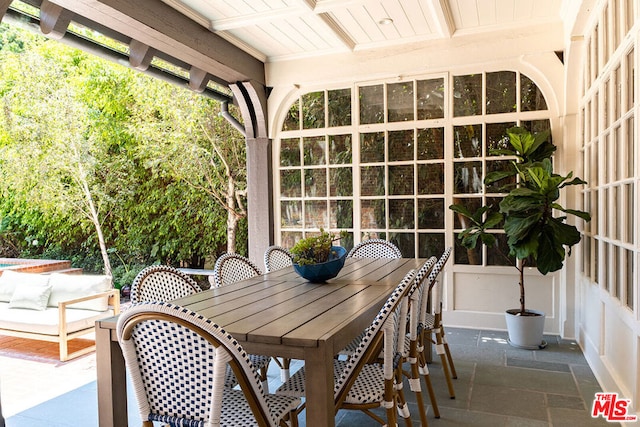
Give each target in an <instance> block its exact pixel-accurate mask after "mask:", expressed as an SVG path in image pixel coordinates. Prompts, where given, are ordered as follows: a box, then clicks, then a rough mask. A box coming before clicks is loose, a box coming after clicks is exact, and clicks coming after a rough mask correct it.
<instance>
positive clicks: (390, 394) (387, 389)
mask: <svg viewBox="0 0 640 427" xmlns="http://www.w3.org/2000/svg"><path fill="white" fill-rule="evenodd" d="M394 382H395V381H394V379H393V377H392V378H391V379H385V380H384V383H385V384H384V402H383V406H384V408H385V409H386V413H387V425H388V426H391V427H393V426H396V425H397V422H398V421H397V417H396V396H395V394H396V393H395V390H394V389H395V384H394Z"/></svg>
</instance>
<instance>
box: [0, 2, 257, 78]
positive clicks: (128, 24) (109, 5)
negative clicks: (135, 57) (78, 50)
mask: <svg viewBox="0 0 640 427" xmlns="http://www.w3.org/2000/svg"><path fill="white" fill-rule="evenodd" d="M2 1H3V2H5V1H6V0H2ZM51 3H55V4H57V5H58V6H60V7H62V8H64V9H67V10H69V11H71V12H73V13H75V14H77V15H80V16H83V17H85V18H88V19H90V20H92V21H94V22H96V23H98V24H100V25H103V26H106V27H108V28H111V29H113V30H115V31H117V32H119V33H122V34H124V35H126V36H127V37H130V38H131V39H132V40H136V41H137V42H139V43H141V44H143V45H146V46H149V47H150V48H153V49H154V50H156V51H160V52H164V53H166V54H167V55H170V56H172V57H175V58H176V59H179V60H181V61H184V62H185V63H187V64H189V65H190V66H191V67H196V68H197V69H199V70H202V71H204V72H206V73H208V74H210V75H211V76H213V77H215V78H217V80H218V81H220V80H221V81H225V82H227V83H233V82H237V81H255V82H258V83H260V84H262V85H264V84H265V72H264V63H263V62H262V61H260V60H258V59H256V58H254V57H253V56H251V55H249V54H248V53H246V52H244V51H243V50H241V49H239V48H238V47H236V46H234V45H233V44H231V43H230V42H228V41H227V40H225V39H223V38H222V37H220V36H218V35H217V34H214V33H212V32H211V31H209V30H208V29H206V28H204V27H202V26H201V25H199V24H198V23H196V22H194V21H192V20H191V19H189V18H187V17H185V16H184V15H182V14H181V13H179V12H177V11H176V10H174V9H173V8H171V7H169V6H167V5H166V4H164V3H162V2H159V1H156V0H136V1H130V0H51Z"/></svg>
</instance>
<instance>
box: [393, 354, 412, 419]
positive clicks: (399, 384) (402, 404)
mask: <svg viewBox="0 0 640 427" xmlns="http://www.w3.org/2000/svg"><path fill="white" fill-rule="evenodd" d="M395 377H396V381H395V385H394V388H395V395H396V396H395V398H396V408H397V410H398V414H399V415H400V416H401V417H402V418H403V419H404V424H405V425H406V426H407V427H412V423H411V413H410V412H409V405H408V404H407V399H406V398H405V396H404V390H403V386H404V382H403V381H402V379H403V377H402V365H401V364H400V365H399V366H398V369H396V373H395Z"/></svg>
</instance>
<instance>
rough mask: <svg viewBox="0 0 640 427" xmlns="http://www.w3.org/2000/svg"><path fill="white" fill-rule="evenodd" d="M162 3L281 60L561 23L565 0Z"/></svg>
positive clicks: (188, 0)
mask: <svg viewBox="0 0 640 427" xmlns="http://www.w3.org/2000/svg"><path fill="white" fill-rule="evenodd" d="M162 1H164V2H165V3H166V4H168V5H170V6H171V7H173V8H174V9H176V10H177V11H179V12H181V13H183V14H184V15H187V16H188V17H190V18H191V19H193V20H195V21H196V22H198V23H200V24H201V25H203V26H204V27H206V28H208V29H210V30H211V31H213V32H215V33H216V34H218V35H220V36H221V37H223V38H225V39H227V40H228V41H230V42H232V43H233V44H235V45H236V46H238V47H241V48H242V49H243V50H245V51H246V52H248V53H250V54H252V55H253V56H255V57H256V58H258V59H260V60H262V61H265V62H275V61H281V60H289V59H296V58H303V57H310V56H318V55H324V54H329V53H338V52H345V51H356V50H366V49H375V48H388V47H393V46H394V45H401V44H407V43H413V42H428V41H433V40H439V39H447V38H451V37H457V36H462V35H473V34H480V33H487V32H492V31H498V30H501V31H504V30H509V29H511V28H513V29H514V30H515V29H518V30H520V31H522V30H523V29H526V27H527V26H533V25H544V24H550V25H558V24H559V23H560V22H561V16H560V15H561V9H562V3H563V1H564V0H535V1H532V0H162ZM571 1H575V0H571Z"/></svg>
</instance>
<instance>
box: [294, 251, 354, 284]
mask: <svg viewBox="0 0 640 427" xmlns="http://www.w3.org/2000/svg"><path fill="white" fill-rule="evenodd" d="M331 250H332V252H335V253H332V254H331V255H329V260H328V261H326V262H322V263H320V264H309V265H298V264H293V268H294V270H296V272H297V273H298V274H299V275H300V276H302V277H304V278H305V279H307V280H308V281H310V282H313V283H322V282H325V281H327V280H329V279H333V278H334V277H336V276H337V275H338V273H339V272H340V270H342V267H344V260H345V259H346V257H347V250H346V249H345V248H343V247H342V246H331Z"/></svg>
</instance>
